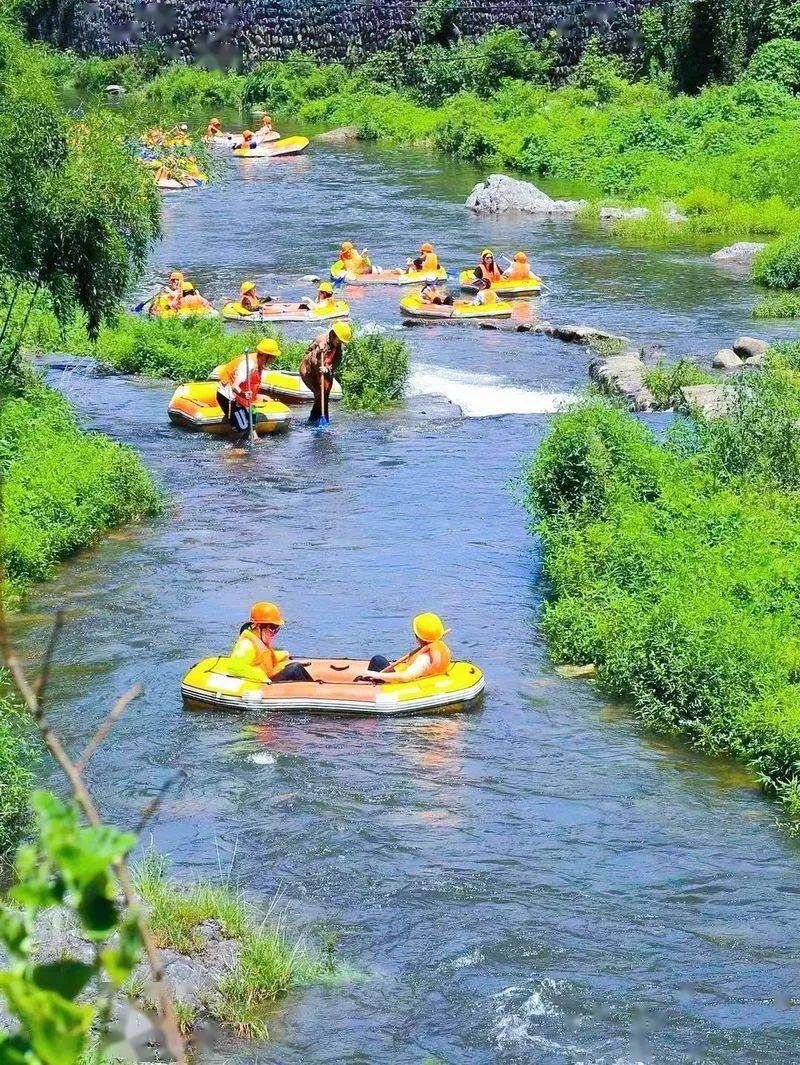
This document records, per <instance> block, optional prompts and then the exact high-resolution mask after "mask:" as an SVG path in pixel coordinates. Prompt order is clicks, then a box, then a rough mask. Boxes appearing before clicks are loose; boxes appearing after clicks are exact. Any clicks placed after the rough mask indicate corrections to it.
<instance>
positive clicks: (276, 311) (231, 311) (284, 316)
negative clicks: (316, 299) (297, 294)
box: [222, 300, 350, 324]
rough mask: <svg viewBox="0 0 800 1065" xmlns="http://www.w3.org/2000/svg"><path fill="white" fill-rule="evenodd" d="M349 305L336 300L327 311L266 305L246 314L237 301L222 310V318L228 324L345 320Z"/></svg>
mask: <svg viewBox="0 0 800 1065" xmlns="http://www.w3.org/2000/svg"><path fill="white" fill-rule="evenodd" d="M349 313H350V304H349V303H345V301H344V300H336V301H335V303H334V305H333V307H329V308H327V309H322V308H320V309H319V310H316V309H315V308H314V307H312V308H311V310H306V308H305V307H300V306H299V305H298V304H297V303H268V304H266V305H265V306H263V307H262V308H261V309H260V310H258V311H252V312H250V313H248V312H247V311H246V310H245V309H244V308H243V307H242V305H241V303H239V302H238V301H235V300H231V302H230V303H226V304H225V306H224V307H223V308H222V317H223V318H224V319H225V320H226V321H228V322H248V323H251V324H252V323H253V322H256V323H257V322H326V321H329V320H330V319H332V318H346V317H347V316H348V314H349Z"/></svg>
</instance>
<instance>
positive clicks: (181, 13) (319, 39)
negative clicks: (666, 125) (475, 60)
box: [39, 0, 658, 66]
mask: <svg viewBox="0 0 800 1065" xmlns="http://www.w3.org/2000/svg"><path fill="white" fill-rule="evenodd" d="M656 2H658V0H616V2H609V3H596V2H595V3H586V2H583V0H462V3H461V14H460V16H459V18H458V20H457V21H458V23H459V29H460V30H461V31H462V32H463V33H464V34H465V35H466V36H475V37H477V36H480V35H482V34H484V33H486V32H487V31H488V30H490V29H492V28H494V27H496V26H514V27H518V28H519V29H521V30H523V31H524V32H525V33H526V34H528V36H529V37H530V38H531V39H532V40H534V41H535V40H538V39H541V38H542V37H544V36H545V35H546V34H547V33H549V32H550V31H551V30H557V31H558V32H559V34H560V35H561V44H560V51H561V54H562V57H563V62H564V63H565V64H569V63H571V62H574V60H575V59H576V58H577V57H578V56H579V55H580V53H581V51H582V49H583V46H584V44H585V42H586V41H587V40H588V38H589V37H590V36H591V35H592V34H597V33H599V34H600V35H601V36H602V37H604V38H605V39H606V40H607V41H608V42H609V44H610V45H611V47H612V48H613V49H614V50H615V51H618V52H622V53H624V52H626V51H629V50H630V48H631V47H632V45H633V41H634V34H635V20H636V15H637V14H638V12H639V11H641V10H642V8H644V7H646V6H648V4H651V3H656ZM419 4H420V0H349V2H347V0H346V2H345V3H341V2H340V0H241V2H238V3H233V2H230V3H225V2H224V0H165V2H152V3H147V2H138V0H91V2H87V0H76V2H75V3H74V5H72V6H71V7H70V8H69V9H67V13H66V14H65V5H64V0H58V8H57V9H55V8H54V9H51V12H52V13H51V15H49V16H46V17H45V18H44V19H43V20H42V22H41V23H40V26H39V32H40V33H41V35H42V36H44V37H47V38H49V39H51V40H55V42H56V43H58V44H59V45H61V46H67V47H72V48H75V49H76V50H77V51H80V52H83V53H93V54H99V55H106V56H109V55H118V54H120V53H122V52H125V51H128V50H130V49H131V48H133V47H135V46H136V45H138V44H142V43H148V42H149V43H157V44H159V45H160V46H161V47H162V48H164V49H165V51H166V53H167V55H168V57H170V58H180V59H184V60H193V59H204V58H206V57H209V56H210V57H215V58H216V59H217V60H218V61H219V62H221V63H224V64H226V65H227V64H230V63H232V62H233V63H239V62H244V63H245V65H247V66H249V65H252V63H253V62H255V61H257V60H258V59H266V58H279V57H281V56H285V55H286V54H287V53H289V52H291V51H295V50H301V51H304V52H308V53H311V54H313V55H316V56H317V57H318V58H320V59H324V60H330V59H344V58H345V57H346V56H348V55H351V56H352V55H355V56H358V55H365V54H368V53H370V52H373V51H375V50H376V49H379V48H382V47H386V44H387V41H389V40H392V41H393V42H399V43H401V44H403V45H406V46H408V47H409V48H411V47H413V46H414V45H415V44H416V43H417V40H418V38H417V34H416V30H415V27H414V13H415V11H416V10H417V8H418V7H419ZM56 10H58V12H59V14H58V16H57V15H56V14H55V11H56Z"/></svg>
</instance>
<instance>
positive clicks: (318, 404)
mask: <svg viewBox="0 0 800 1065" xmlns="http://www.w3.org/2000/svg"><path fill="white" fill-rule="evenodd" d="M352 335H353V330H352V329H351V328H350V326H349V325H348V323H347V322H336V324H335V325H334V326H333V327H332V328H331V329H330V330H329V331H328V332H327V333H320V335H319V336H318V337H316V339H315V340H314V341H312V343H311V346H310V347H309V349H308V351H306V353H305V355H304V356H303V358H302V360H301V362H300V379H301V380H302V382H303V384H304V385H305V386H306V387H307V388H310V389H311V391H312V392H313V394H314V404H313V406H312V407H311V414H309V416H308V420H309V422H310V424H311V425H327V424H328V423H329V421H330V417H329V415H328V399H329V397H330V394H331V388H332V387H333V379H334V376H335V375H336V372H337V371H338V369H339V366H340V364H341V361H342V356H343V354H344V346H345V344H349V342H350V338H351V337H352Z"/></svg>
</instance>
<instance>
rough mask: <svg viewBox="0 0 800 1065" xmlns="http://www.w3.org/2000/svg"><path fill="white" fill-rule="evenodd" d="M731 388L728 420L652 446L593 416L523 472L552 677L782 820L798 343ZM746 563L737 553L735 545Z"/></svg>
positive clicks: (797, 730) (617, 422) (791, 654)
mask: <svg viewBox="0 0 800 1065" xmlns="http://www.w3.org/2000/svg"><path fill="white" fill-rule="evenodd" d="M732 387H734V388H735V390H736V403H735V405H734V412H733V415H732V416H731V417H728V418H723V419H719V420H717V421H713V422H705V421H703V420H697V421H695V420H687V421H682V422H680V423H678V426H677V428H676V429H675V430H674V431H673V432H672V434H671V435H670V436H669V437H668V438H667V440H666V441H664V442H661V443H659V442H658V441H657V440H656V438H655V437H654V436H653V434H652V433H651V432H650V431H649V430H648V429H647V428H645V427H644V426H643V425H642V424H641V422H639V421H638V420H636V419H635V418H633V417H632V416H630V415H627V414H625V413H623V412H621V411H620V410H618V409H616V408H614V407H612V406H610V405H608V404H605V403H602V402H600V401H598V400H593V401H587V402H585V403H583V404H582V405H581V406H579V407H576V408H574V409H572V410H569V411H567V412H565V413H563V414H560V415H557V416H556V418H555V419H554V421H553V425H552V428H551V432H550V434H549V436H548V437H547V438H546V439H545V440H544V442H543V444H542V446H541V448H540V450H539V452H538V454H537V456H536V457H535V458H534V459H533V460H532V462H531V463H530V465H529V466H528V467H527V471H526V481H525V490H526V495H525V501H526V505H527V507H528V510H529V512H530V514H531V517H532V519H533V523H534V528H535V529H536V531H537V532H538V533H539V535H540V536H541V538H542V541H543V544H544V548H545V565H546V572H547V575H548V577H549V580H550V584H551V596H550V599H549V601H548V604H547V606H546V608H545V613H544V620H543V623H544V629H545V632H546V634H547V636H548V640H549V644H550V648H551V654H552V655H553V658H554V659H555V660H556V661H568V662H578V663H583V662H594V663H595V664H596V665H597V668H598V677H599V680H600V682H601V683H602V684H603V685H604V686H605V687H606V688H607V690H609V691H610V692H612V693H613V694H614V695H615V696H618V697H623V698H626V699H628V700H629V701H630V703H631V705H632V707H633V709H634V711H635V712H636V714H637V715H638V716H639V717H640V718H641V720H642V721H643V722H644V723H645V724H646V725H647V726H648V727H651V728H655V729H658V730H661V731H667V732H680V733H682V734H684V735H686V736H687V737H689V739H690V740H691V741H692V742H693V743H695V744H696V745H697V746H698V747H700V748H702V749H704V750H706V751H709V752H712V753H723V752H727V753H731V754H733V755H735V756H736V757H739V758H741V759H743V760H745V761H746V762H748V763H749V764H750V765H752V766H753V767H754V768H755V769H756V771H757V772H758V774H759V776H760V778H761V780H762V782H763V784H764V786H765V788H766V790H767V791H768V792H769V793H770V794H773V795H776V796H777V797H779V798H781V799H782V801H784V802H785V803H786V804H787V805H788V806H789V808H790V809H791V811H792V812H793V813H795V814H798V813H800V687H799V686H798V684H799V682H800V618H798V614H797V609H796V594H795V589H796V588H797V586H798V581H800V550H798V549H799V548H800V445H798V443H797V432H796V426H797V423H798V419H800V344H793V345H780V346H778V347H777V348H776V349H775V351H773V353H772V354H771V356H770V362H769V363H768V366H767V369H766V370H764V371H762V372H759V373H754V374H747V375H743V376H742V377H741V378H740V379H739V380H738V381H737V382H736V383H735V384H734V385H733V386H732ZM754 544H757V545H758V550H757V551H754V550H753V545H754Z"/></svg>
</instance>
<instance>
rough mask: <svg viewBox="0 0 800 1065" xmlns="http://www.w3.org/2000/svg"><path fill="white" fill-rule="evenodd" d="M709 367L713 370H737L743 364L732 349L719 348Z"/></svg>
mask: <svg viewBox="0 0 800 1065" xmlns="http://www.w3.org/2000/svg"><path fill="white" fill-rule="evenodd" d="M711 365H712V366H713V367H714V369H715V370H738V369H740V367H742V366H743V365H744V363H743V360H742V359H740V358H739V356H738V355H737V354H736V352H735V351H733V349H732V348H720V349H719V351H718V352H717V354H716V355H715V356H714V358H713V361H712V363H711Z"/></svg>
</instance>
